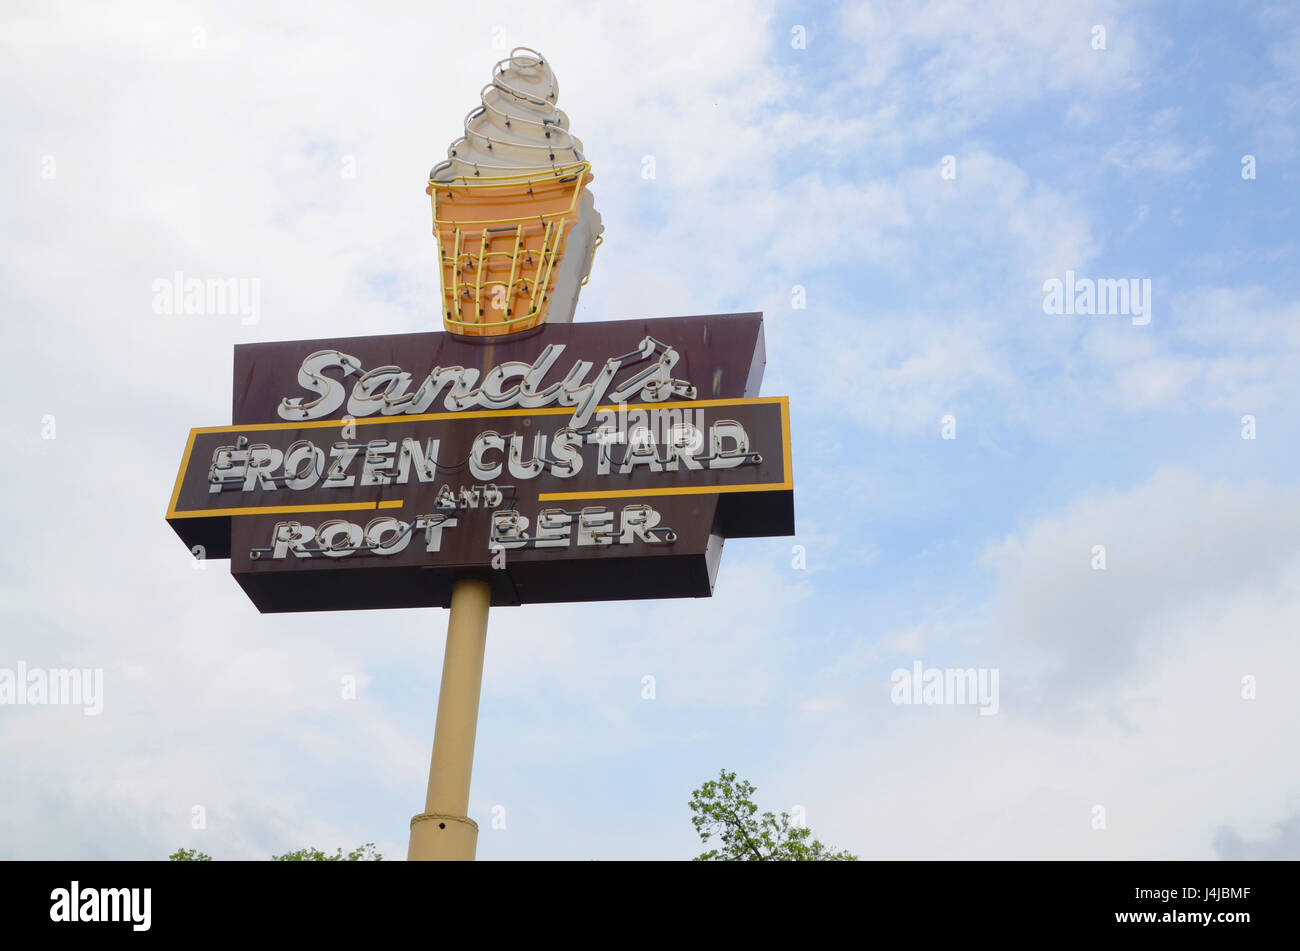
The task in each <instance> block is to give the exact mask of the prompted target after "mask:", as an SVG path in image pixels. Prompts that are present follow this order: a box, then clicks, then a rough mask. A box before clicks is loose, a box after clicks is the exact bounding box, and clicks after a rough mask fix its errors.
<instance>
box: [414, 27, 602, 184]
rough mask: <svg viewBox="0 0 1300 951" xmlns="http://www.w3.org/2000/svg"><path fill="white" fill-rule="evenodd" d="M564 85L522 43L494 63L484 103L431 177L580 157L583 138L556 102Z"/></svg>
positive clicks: (502, 171) (551, 164)
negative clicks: (576, 132)
mask: <svg viewBox="0 0 1300 951" xmlns="http://www.w3.org/2000/svg"><path fill="white" fill-rule="evenodd" d="M559 93H560V87H559V84H558V83H557V82H556V81H555V74H554V73H553V72H551V67H550V66H549V65H548V64H547V63H546V61H545V60H544V59H543V58H542V55H541V54H540V53H538V52H537V51H536V50H531V49H528V48H527V47H524V46H520V47H516V48H515V49H513V50H511V51H510V55H509V56H508V57H507V58H506V59H503V60H501V61H500V62H499V63H497V64H496V67H495V68H494V69H493V70H492V82H490V83H489V84H488V85H486V86H484V87H483V90H482V92H481V93H480V98H481V99H482V105H480V106H479V107H478V108H477V109H474V110H473V111H472V112H470V114H469V115H467V116H466V117H465V134H464V135H462V136H461V137H460V138H459V139H457V140H456V141H455V142H453V143H452V144H451V146H450V147H449V148H448V149H447V159H446V160H445V161H443V162H440V163H439V164H437V165H435V166H434V167H433V170H432V171H430V172H429V178H430V180H432V181H437V182H450V181H452V180H453V179H456V178H462V177H463V178H468V179H474V178H493V177H497V176H501V175H516V174H527V173H529V172H545V171H549V170H550V169H552V168H559V167H562V166H565V165H572V164H574V163H575V162H582V161H585V159H584V158H583V156H582V143H581V142H580V141H578V140H577V139H576V138H574V137H573V135H572V134H571V133H570V132H569V117H568V116H566V115H565V114H564V113H563V112H562V111H561V110H559V109H557V108H556V107H555V102H556V99H558V98H559Z"/></svg>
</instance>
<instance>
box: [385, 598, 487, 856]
mask: <svg viewBox="0 0 1300 951" xmlns="http://www.w3.org/2000/svg"><path fill="white" fill-rule="evenodd" d="M491 603H492V590H491V588H490V587H489V586H488V583H487V582H486V581H473V580H461V581H457V582H456V586H455V587H454V588H453V589H452V593H451V611H450V616H449V617H448V620H447V651H446V654H445V655H444V657H443V662H442V686H441V688H440V689H439V692H438V720H437V723H436V724H435V726H434V729H433V759H432V762H431V763H430V764H429V793H428V796H427V797H426V798H425V803H424V812H423V813H422V814H421V815H418V816H415V817H414V818H413V819H411V844H410V848H409V850H408V851H407V855H406V857H407V859H408V860H410V861H430V860H433V861H437V860H445V861H471V860H473V858H474V851H475V848H476V846H477V845H478V824H477V823H476V822H474V820H473V819H471V818H469V815H468V812H469V778H470V772H471V770H472V769H473V766H474V734H475V731H476V730H477V727H478V701H479V693H480V691H481V689H482V686H483V653H484V649H485V647H486V645H487V622H488V607H489V606H490V605H491Z"/></svg>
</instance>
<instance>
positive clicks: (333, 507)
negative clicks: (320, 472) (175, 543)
mask: <svg viewBox="0 0 1300 951" xmlns="http://www.w3.org/2000/svg"><path fill="white" fill-rule="evenodd" d="M405 504H406V503H405V502H403V501H401V500H400V499H396V500H393V501H389V502H330V503H326V504H323V505H250V506H246V507H244V508H237V509H190V510H188V511H185V512H168V513H167V517H168V518H204V517H215V516H220V515H294V514H297V513H299V512H359V511H367V510H368V511H374V510H375V509H393V508H401V507H402V506H403V505H405Z"/></svg>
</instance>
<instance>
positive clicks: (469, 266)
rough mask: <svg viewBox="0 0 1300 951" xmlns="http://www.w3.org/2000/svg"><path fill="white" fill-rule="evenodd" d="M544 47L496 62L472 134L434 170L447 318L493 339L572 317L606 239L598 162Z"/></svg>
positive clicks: (459, 329)
mask: <svg viewBox="0 0 1300 951" xmlns="http://www.w3.org/2000/svg"><path fill="white" fill-rule="evenodd" d="M558 97H559V86H558V84H557V83H556V82H555V76H554V74H553V73H552V72H551V68H550V66H548V65H547V63H546V61H545V60H544V59H543V58H542V56H541V54H539V53H537V52H535V51H534V50H530V49H527V48H524V47H519V48H516V49H515V50H513V51H512V52H511V54H510V56H509V57H507V58H506V59H503V60H501V62H499V63H497V65H496V68H495V69H494V70H493V76H492V82H491V83H489V84H488V85H487V86H485V87H483V91H482V93H481V98H482V104H481V105H480V106H479V107H478V108H476V109H474V110H473V111H472V112H470V114H469V115H468V116H466V117H465V134H464V135H463V136H461V137H460V138H459V139H457V140H456V141H455V142H453V143H452V144H451V147H450V148H449V149H448V150H447V159H446V161H444V162H441V163H440V164H438V165H435V166H434V168H433V170H432V171H430V173H429V186H428V188H427V189H425V191H426V193H427V194H428V195H429V196H430V198H431V200H432V202H433V233H434V236H435V237H436V238H437V242H438V257H439V264H440V268H441V278H442V309H443V325H444V326H445V327H446V329H447V330H449V331H451V332H452V333H457V334H464V335H466V336H477V337H494V336H499V335H502V334H512V333H519V332H520V331H524V330H530V329H532V328H533V327H536V326H538V325H539V324H541V323H542V322H543V321H547V320H550V321H552V322H556V323H568V322H570V321H572V320H573V312H574V308H575V307H576V306H577V302H578V293H579V291H580V290H581V288H582V286H583V285H585V284H586V283H587V276H588V274H589V273H590V270H591V262H592V256H593V255H594V253H595V250H596V247H597V245H599V244H600V241H601V237H600V235H601V231H602V230H603V228H602V227H601V223H600V214H599V213H598V212H597V211H596V208H595V202H594V199H593V197H592V194H591V192H589V191H588V190H587V184H588V183H589V182H590V181H591V179H592V175H591V165H590V163H588V162H587V161H586V159H584V158H583V155H582V143H581V142H579V141H578V140H577V139H576V138H574V137H573V135H572V134H571V133H570V132H569V119H568V116H566V115H565V114H564V113H563V112H561V111H560V110H559V109H557V108H556V107H555V102H556V99H557V98H558Z"/></svg>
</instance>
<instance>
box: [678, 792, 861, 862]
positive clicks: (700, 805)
mask: <svg viewBox="0 0 1300 951" xmlns="http://www.w3.org/2000/svg"><path fill="white" fill-rule="evenodd" d="M753 795H754V786H753V784H751V783H748V782H746V781H745V780H743V779H742V780H740V781H739V782H737V780H736V774H735V773H729V772H727V771H726V770H725V769H724V770H720V771H719V774H718V778H717V779H710V780H709V781H708V782H706V783H705V784H704V785H703V786H701V787H700V788H699V789H696V790H693V791H692V792H691V801H690V807H691V812H692V813H693V815H692V816H691V825H693V826H695V831H696V832H698V833H699V834H700V841H701V842H703V843H704V844H706V845H707V844H708V842H709V839H711V838H712V837H713V836H715V835H716V836H717V837H718V840H719V842H720V843H721V845H722V848H720V849H710V850H709V851H708V852H705V853H703V854H702V855H698V856H696V858H695V861H697V862H856V861H857V858H858V857H857V856H856V855H851V854H850V853H848V852H835V851H832V850H831V849H828V848H827V847H826V846H824V845H822V844H821V843H820V842H818V841H817V840H816V839H813V838H812V830H811V829H809V828H808V827H807V826H791V825H790V815H789V813H785V812H783V813H781V815H780V817H779V818H778V817H777V816H775V815H773V814H772V813H770V812H765V813H763V814H762V815H761V816H759V815H758V806H756V805H754V802H753V800H752V798H751V797H752V796H753ZM810 839H811V841H809V840H810Z"/></svg>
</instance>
